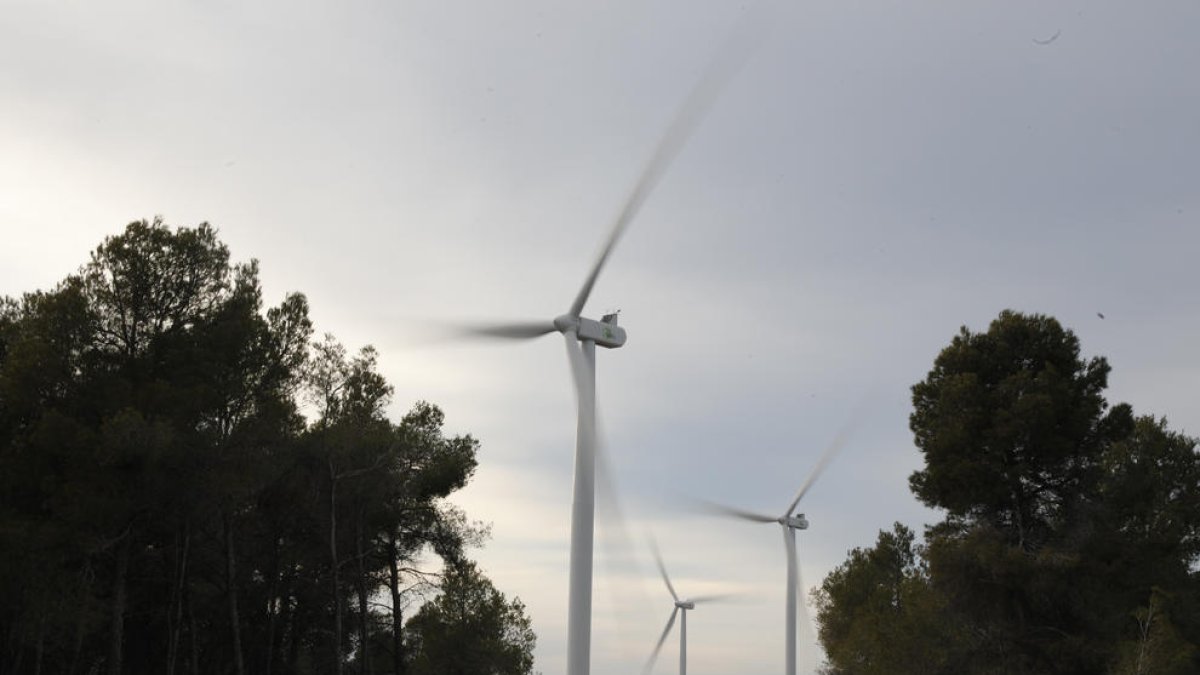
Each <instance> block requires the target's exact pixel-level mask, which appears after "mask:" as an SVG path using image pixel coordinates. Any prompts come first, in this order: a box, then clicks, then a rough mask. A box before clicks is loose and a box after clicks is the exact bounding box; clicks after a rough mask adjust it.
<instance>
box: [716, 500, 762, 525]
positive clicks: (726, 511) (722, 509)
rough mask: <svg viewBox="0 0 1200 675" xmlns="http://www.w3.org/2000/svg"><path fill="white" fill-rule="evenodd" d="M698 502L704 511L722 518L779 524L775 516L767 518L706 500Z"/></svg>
mask: <svg viewBox="0 0 1200 675" xmlns="http://www.w3.org/2000/svg"><path fill="white" fill-rule="evenodd" d="M698 501H699V502H700V506H701V507H702V508H704V510H706V511H711V512H713V513H719V514H721V515H723V516H733V517H734V518H741V519H742V520H752V521H754V522H756V523H777V522H779V518H777V517H775V516H768V515H764V514H761V513H755V512H753V511H745V510H743V509H735V508H733V507H732V506H725V505H724V504H718V503H716V502H710V501H708V500H706V499H701V500H698Z"/></svg>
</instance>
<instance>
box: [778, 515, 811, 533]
mask: <svg viewBox="0 0 1200 675" xmlns="http://www.w3.org/2000/svg"><path fill="white" fill-rule="evenodd" d="M779 524H780V525H786V526H788V527H790V528H792V529H793V530H807V529H808V520H807V519H806V518H805V517H804V514H803V513H797V514H796V515H794V516H783V517H782V518H780V519H779Z"/></svg>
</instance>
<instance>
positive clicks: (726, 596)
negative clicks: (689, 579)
mask: <svg viewBox="0 0 1200 675" xmlns="http://www.w3.org/2000/svg"><path fill="white" fill-rule="evenodd" d="M736 597H737V596H736V595H734V594H733V593H712V594H709V595H695V596H692V597H690V598H688V600H691V601H692V602H694V603H696V604H697V605H701V604H704V603H708V602H723V601H725V600H731V599H733V598H736Z"/></svg>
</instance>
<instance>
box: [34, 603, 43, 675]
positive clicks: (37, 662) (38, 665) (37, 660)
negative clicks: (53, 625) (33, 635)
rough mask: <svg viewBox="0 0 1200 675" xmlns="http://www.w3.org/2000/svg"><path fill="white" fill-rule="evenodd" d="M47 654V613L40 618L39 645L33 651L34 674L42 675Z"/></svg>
mask: <svg viewBox="0 0 1200 675" xmlns="http://www.w3.org/2000/svg"><path fill="white" fill-rule="evenodd" d="M45 654H46V614H45V613H44V612H43V613H42V616H41V618H40V619H38V632H37V645H36V646H35V647H34V652H33V657H34V660H33V675H42V657H43V656H45Z"/></svg>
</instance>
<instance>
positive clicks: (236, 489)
mask: <svg viewBox="0 0 1200 675" xmlns="http://www.w3.org/2000/svg"><path fill="white" fill-rule="evenodd" d="M313 332H314V331H313V325H312V322H311V321H310V319H309V316H308V303H307V300H306V299H305V297H304V296H303V295H301V294H299V293H291V294H288V295H287V296H286V297H284V298H283V300H282V301H281V302H280V303H279V304H278V305H275V306H270V307H264V299H263V293H262V290H261V286H260V283H259V265H258V262H257V261H251V262H248V263H235V262H232V261H231V259H230V253H229V250H228V248H227V247H226V246H225V245H224V244H223V243H222V242H221V241H220V240H219V239H218V237H217V233H216V230H214V229H213V228H212V227H210V226H209V225H207V224H202V225H200V226H198V227H196V228H177V229H172V228H169V227H168V226H166V225H165V224H164V223H163V222H162V221H161V219H155V220H153V221H138V222H134V223H131V224H130V225H129V226H128V227H127V228H126V229H125V230H124V232H122V233H121V234H118V235H115V236H111V237H108V238H107V239H105V240H104V242H103V243H102V244H101V245H100V246H99V247H98V248H96V250H95V251H94V252H93V253H92V255H91V259H90V260H89V261H88V262H87V263H86V264H85V265H83V267H81V268H80V269H79V271H78V272H77V273H75V274H71V275H69V276H67V277H66V278H65V279H64V280H63V281H62V282H61V283H59V284H58V285H57V286H56V287H55V288H53V289H52V290H46V291H33V292H29V293H26V294H25V295H24V296H22V297H20V298H7V297H6V298H3V299H2V300H0V673H26V672H29V673H67V674H74V673H99V672H107V673H110V674H111V675H119V674H120V673H130V672H165V673H167V674H168V675H171V674H174V673H190V674H197V673H236V674H237V675H243V674H244V673H248V672H249V673H266V674H271V673H294V674H304V673H338V674H340V673H343V672H345V671H347V670H350V671H353V672H358V673H375V672H380V673H384V672H388V673H396V674H399V673H405V672H408V671H409V669H410V666H412V662H413V661H414V657H413V656H411V655H410V653H409V650H408V645H410V644H414V645H421V646H422V648H421V651H420V655H419V656H420V658H419V662H418V664H417V667H419V669H420V671H419V672H441V671H439V669H442V670H443V671H444V667H443V664H441V663H439V662H438V661H436V658H437V657H438V653H437V652H436V651H434V650H431V648H430V647H429V646H430V645H433V644H436V643H437V641H438V640H440V639H443V636H444V635H445V634H446V633H447V631H449V632H452V633H453V632H454V631H458V633H457V634H460V635H461V634H464V633H462V631H463V630H471V629H472V628H471V627H467V628H464V627H462V626H457V625H447V623H448V621H449V620H448V619H447V618H446V616H447V615H446V613H445V612H443V613H442V614H441V615H440V616H441V617H442V618H441V620H440V622H437V621H432V620H431V619H430V618H429V616H430V613H431V611H432V610H425V611H423V612H419V613H417V618H418V619H419V620H417V621H415V622H410V623H409V624H408V625H405V621H404V618H405V616H404V610H405V608H415V607H417V606H418V605H419V604H420V603H419V601H420V600H421V599H424V598H429V597H436V593H437V591H438V589H439V588H440V587H441V586H442V579H443V575H442V574H441V572H440V571H439V569H437V568H435V569H432V570H431V569H427V568H426V567H423V566H421V565H419V564H418V562H419V560H420V559H421V556H422V554H425V553H430V552H431V553H433V554H435V555H436V556H437V557H439V558H440V560H441V561H443V562H444V563H445V569H446V570H447V576H446V577H445V578H447V579H449V580H450V581H451V582H452V583H451V585H450V590H452V591H454V592H456V593H461V592H462V588H464V583H466V582H469V583H467V584H466V587H470V588H485V589H489V592H490V593H491V594H493V595H488V596H487V598H488V601H489V602H493V603H494V602H499V603H500V605H499V609H497V611H495V612H492V613H491V614H488V615H487V616H488V617H490V620H491V621H492V622H493V623H494V624H495V625H490V626H482V627H480V626H475V627H474V629H476V630H478V631H482V632H481V633H480V634H481V635H486V636H487V640H488V644H487V646H485V647H481V648H480V649H478V650H475V651H474V652H473V653H472V654H473V658H474V659H476V660H475V661H474V663H476V664H481V667H485V668H487V669H493V670H494V672H503V673H506V674H507V673H511V674H513V675H520V674H524V673H528V672H530V671H531V669H532V649H533V644H534V640H535V638H534V636H533V633H532V631H531V630H530V626H529V619H528V617H526V616H525V615H524V613H523V605H521V603H520V602H519V600H514V601H512V602H508V601H507V600H505V599H503V596H502V595H499V593H498V591H495V589H494V588H492V586H491V584H490V582H489V581H487V579H486V578H485V577H483V576H482V573H481V572H479V571H478V570H477V569H476V568H475V566H474V564H473V563H471V562H470V561H469V560H468V559H467V556H466V551H467V549H468V548H469V547H471V546H473V545H478V544H480V543H481V542H482V540H483V539H484V538H485V535H486V528H485V527H483V526H482V525H480V524H478V523H475V522H472V521H471V520H470V519H469V518H468V517H467V515H466V514H465V513H463V512H462V511H461V510H459V509H457V508H455V507H454V506H452V505H451V504H449V503H448V502H447V501H445V497H447V496H448V495H450V494H452V493H453V492H455V491H456V490H459V489H461V488H462V487H464V486H465V485H466V484H467V482H468V481H469V480H470V478H471V476H472V474H473V472H474V470H475V467H476V462H477V453H478V451H479V447H480V446H479V442H478V441H477V440H476V439H474V438H473V437H471V436H469V435H463V436H451V435H448V434H447V433H446V432H445V429H444V422H445V418H444V415H443V413H442V411H441V410H440V409H439V408H438V407H437V406H436V405H433V404H431V403H427V402H418V403H417V404H416V405H414V406H413V408H412V409H411V411H409V412H408V413H407V414H406V415H404V416H403V418H402V419H400V420H398V421H396V420H392V419H389V417H388V414H387V411H388V408H389V405H390V403H391V398H392V394H393V388H392V385H391V384H390V383H388V382H387V380H386V379H385V378H384V377H383V376H382V375H381V374H380V372H379V368H378V358H379V355H378V354H377V353H376V351H375V350H374V349H373V348H371V347H364V348H362V349H360V350H359V351H357V352H353V353H351V352H349V351H347V349H346V348H345V347H344V346H343V345H342V344H341V343H339V342H338V341H337V340H336V339H335V338H334V337H332V336H331V335H324V336H322V337H319V338H316V339H314V336H313ZM303 413H307V415H306V414H303ZM464 580H466V581H465V582H464ZM472 584H473V585H472ZM497 598H499V600H497ZM435 602H436V601H435ZM444 605H445V602H443V603H441V604H435V605H433V606H432V607H439V606H444ZM426 627H433V628H432V629H433V630H434V632H433V633H430V634H429V635H424V634H423V633H422V631H423V630H425V629H426ZM489 649H490V651H489ZM431 659H432V660H431ZM497 664H500V665H497ZM493 670H481V671H479V672H492V671H493Z"/></svg>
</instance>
